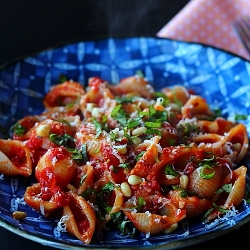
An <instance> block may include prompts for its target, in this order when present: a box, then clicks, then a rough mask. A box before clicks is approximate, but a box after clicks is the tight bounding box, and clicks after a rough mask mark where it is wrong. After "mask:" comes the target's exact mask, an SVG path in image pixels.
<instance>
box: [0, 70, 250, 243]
mask: <svg viewBox="0 0 250 250" xmlns="http://www.w3.org/2000/svg"><path fill="white" fill-rule="evenodd" d="M43 103H44V107H45V110H44V112H42V113H41V114H38V115H33V116H26V117H23V118H22V119H20V120H19V121H18V122H17V123H16V124H15V125H14V126H13V127H12V128H11V131H12V136H11V138H9V139H0V173H2V174H3V175H6V176H18V175H21V176H24V177H27V178H28V177H30V176H32V175H33V176H34V177H35V179H36V182H35V183H34V184H32V185H30V186H27V188H26V191H25V193H24V200H25V202H26V204H27V205H28V206H30V207H31V208H33V209H34V210H36V211H37V212H39V213H41V215H43V216H45V217H48V218H49V217H53V218H54V217H56V218H58V221H59V222H58V229H59V230H61V231H64V232H68V233H70V234H72V235H74V236H75V237H76V238H77V239H79V240H81V241H82V242H83V243H84V244H90V242H91V241H92V240H93V239H94V236H95V235H97V234H99V233H101V232H102V231H103V230H106V229H107V228H115V229H117V230H118V231H119V232H120V233H121V234H122V235H130V236H131V237H134V235H136V234H137V233H138V232H140V233H143V234H146V236H147V237H150V235H157V234H161V233H165V234H167V233H172V232H173V231H174V230H176V229H177V228H178V226H179V222H180V221H182V220H184V219H185V218H187V219H189V218H195V217H197V218H200V219H201V220H203V221H204V223H207V222H212V221H213V220H215V219H216V218H218V217H219V216H222V215H223V214H226V213H227V212H228V211H230V210H231V209H235V208H237V206H239V205H240V204H241V202H243V200H244V199H245V195H246V172H247V168H246V167H245V166H244V165H241V162H242V159H243V158H244V157H245V155H246V153H247V151H248V143H249V139H248V133H247V130H246V127H245V126H244V125H243V124H241V123H237V122H232V121H230V120H228V119H226V118H223V117H222V116H220V114H218V113H217V112H216V111H214V110H211V109H210V107H209V105H208V103H207V102H206V100H205V99H204V98H203V97H201V96H200V95H197V94H196V93H195V92H194V91H193V90H188V89H186V88H185V87H183V86H179V85H178V86H173V87H165V88H163V89H162V90H161V91H156V90H155V89H154V88H153V87H152V86H151V85H150V84H149V83H148V82H147V80H146V79H145V78H144V77H143V76H141V75H134V76H128V77H127V78H125V79H122V80H121V81H120V82H119V83H118V84H116V85H114V84H111V83H109V82H107V81H105V80H103V79H100V78H99V77H93V78H90V79H89V81H88V85H87V86H86V87H84V86H82V85H81V84H80V83H78V82H75V81H73V80H66V81H64V82H62V83H59V84H57V85H55V86H53V87H51V89H50V91H49V92H48V93H47V94H46V96H45V97H44V102H43ZM13 216H15V218H17V219H25V214H23V213H22V211H17V212H16V213H15V214H13Z"/></svg>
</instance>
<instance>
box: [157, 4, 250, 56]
mask: <svg viewBox="0 0 250 250" xmlns="http://www.w3.org/2000/svg"><path fill="white" fill-rule="evenodd" d="M244 15H250V0H191V1H190V2H189V3H188V4H187V5H186V6H185V7H184V8H183V9H182V10H181V11H180V12H179V13H178V14H177V15H176V16H175V17H174V18H173V19H172V20H170V21H169V22H168V23H167V24H166V25H165V26H164V27H163V28H162V29H161V30H160V31H159V32H158V33H157V36H158V37H165V38H171V39H176V40H181V41H187V42H198V43H203V44H206V45H210V46H214V47H216V48H219V49H224V50H226V51H229V52H232V53H234V54H236V55H239V56H242V57H243V58H245V59H247V60H250V55H249V54H248V53H247V51H246V50H245V48H244V46H243V45H242V44H241V42H240V41H239V40H238V38H237V36H236V35H235V32H234V31H233V29H232V28H231V25H230V23H231V22H232V21H233V20H235V19H237V18H239V17H241V16H244Z"/></svg>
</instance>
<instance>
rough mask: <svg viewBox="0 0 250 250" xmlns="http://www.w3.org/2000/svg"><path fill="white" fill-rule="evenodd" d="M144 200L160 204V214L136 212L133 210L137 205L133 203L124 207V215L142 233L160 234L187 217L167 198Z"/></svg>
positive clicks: (154, 197)
mask: <svg viewBox="0 0 250 250" xmlns="http://www.w3.org/2000/svg"><path fill="white" fill-rule="evenodd" d="M144 200H145V201H146V202H149V203H152V202H153V203H154V204H157V203H158V205H159V211H158V213H157V214H156V213H151V212H150V211H146V212H144V213H141V212H136V210H134V209H133V207H134V206H135V205H134V203H133V202H131V201H128V202H127V203H125V204H124V207H123V212H124V214H125V215H126V216H127V217H128V219H129V220H131V222H132V223H133V224H134V226H135V227H136V228H137V229H138V230H139V231H140V232H143V233H145V234H147V233H150V234H152V235H154V234H158V233H160V232H162V231H163V230H165V229H167V228H169V227H170V226H171V225H173V224H174V223H178V222H179V221H180V220H182V219H184V218H185V217H186V211H185V210H181V209H178V208H177V207H176V206H175V205H174V204H173V203H172V202H171V201H170V200H169V199H166V198H165V197H161V196H154V195H153V196H149V197H147V198H144ZM154 206H155V205H154ZM129 207H130V208H129Z"/></svg>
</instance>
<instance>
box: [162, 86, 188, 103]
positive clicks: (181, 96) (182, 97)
mask: <svg viewBox="0 0 250 250" xmlns="http://www.w3.org/2000/svg"><path fill="white" fill-rule="evenodd" d="M162 92H163V94H165V95H166V96H167V97H168V99H169V100H170V101H171V102H172V103H176V102H177V101H178V102H181V103H182V105H183V104H185V103H186V102H187V101H188V99H189V97H190V94H189V92H188V90H187V89H186V88H185V87H183V86H181V85H176V86H174V87H173V88H163V89H162Z"/></svg>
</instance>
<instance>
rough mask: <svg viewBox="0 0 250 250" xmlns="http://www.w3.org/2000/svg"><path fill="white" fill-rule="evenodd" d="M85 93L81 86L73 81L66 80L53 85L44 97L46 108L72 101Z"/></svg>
mask: <svg viewBox="0 0 250 250" xmlns="http://www.w3.org/2000/svg"><path fill="white" fill-rule="evenodd" d="M84 93H85V91H84V89H83V86H82V85H81V84H80V83H78V82H74V81H66V82H64V83H61V84H57V85H55V86H53V87H52V88H51V89H50V91H49V92H48V94H47V95H46V96H45V98H44V102H43V103H44V106H45V107H46V108H51V107H57V106H66V105H67V104H70V103H74V102H76V101H77V99H78V98H79V97H80V95H83V94H84Z"/></svg>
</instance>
